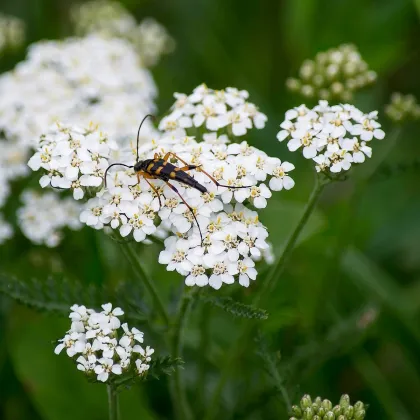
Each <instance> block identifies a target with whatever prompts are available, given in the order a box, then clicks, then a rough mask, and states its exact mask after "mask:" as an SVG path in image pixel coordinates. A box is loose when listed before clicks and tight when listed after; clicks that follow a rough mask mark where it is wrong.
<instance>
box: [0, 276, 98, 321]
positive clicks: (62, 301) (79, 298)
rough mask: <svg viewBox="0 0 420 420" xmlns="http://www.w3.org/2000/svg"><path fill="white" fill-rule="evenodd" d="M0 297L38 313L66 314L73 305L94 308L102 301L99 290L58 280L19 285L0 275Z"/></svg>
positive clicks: (20, 282) (33, 280) (18, 281)
mask: <svg viewBox="0 0 420 420" xmlns="http://www.w3.org/2000/svg"><path fill="white" fill-rule="evenodd" d="M0 293H3V294H5V295H7V296H9V297H10V298H12V299H14V300H16V301H17V302H19V303H20V304H22V305H24V306H27V307H30V308H33V309H35V310H37V311H41V312H59V313H66V312H69V307H70V306H71V305H73V304H75V303H81V302H83V304H84V305H86V306H89V305H90V304H92V303H94V305H93V306H95V305H97V302H100V301H102V302H104V301H105V300H102V299H101V298H100V295H103V291H102V290H101V289H100V288H99V287H98V286H93V285H89V286H84V285H82V284H81V283H78V282H70V281H68V280H66V279H63V278H61V277H58V276H57V277H49V278H48V279H46V280H39V279H31V280H29V281H22V280H19V279H17V278H15V277H9V276H7V275H5V274H0Z"/></svg>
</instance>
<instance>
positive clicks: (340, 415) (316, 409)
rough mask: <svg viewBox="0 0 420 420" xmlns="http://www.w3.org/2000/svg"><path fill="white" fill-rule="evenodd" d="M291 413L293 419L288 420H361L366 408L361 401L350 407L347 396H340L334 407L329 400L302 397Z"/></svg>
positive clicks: (307, 396)
mask: <svg viewBox="0 0 420 420" xmlns="http://www.w3.org/2000/svg"><path fill="white" fill-rule="evenodd" d="M291 411H292V415H293V417H291V418H290V420H298V419H305V420H322V419H325V420H327V419H328V420H353V419H354V420H363V419H364V418H365V415H366V406H365V405H364V404H363V403H362V402H361V401H357V402H356V403H355V404H354V405H351V404H350V398H349V396H348V395H342V396H341V398H340V402H339V404H337V405H336V406H333V404H332V403H331V401H329V400H322V399H321V397H317V398H316V399H315V400H314V401H312V399H311V397H310V396H309V395H304V396H303V397H302V399H301V400H300V405H294V406H293V407H292V410H291Z"/></svg>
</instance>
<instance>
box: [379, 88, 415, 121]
mask: <svg viewBox="0 0 420 420" xmlns="http://www.w3.org/2000/svg"><path fill="white" fill-rule="evenodd" d="M385 114H386V115H387V116H388V118H390V119H391V120H392V121H393V122H396V123H400V122H404V121H409V120H418V119H420V105H419V104H418V103H417V100H416V98H415V97H414V96H413V95H403V94H401V93H398V92H395V93H393V94H392V95H391V102H390V103H389V104H388V105H386V107H385Z"/></svg>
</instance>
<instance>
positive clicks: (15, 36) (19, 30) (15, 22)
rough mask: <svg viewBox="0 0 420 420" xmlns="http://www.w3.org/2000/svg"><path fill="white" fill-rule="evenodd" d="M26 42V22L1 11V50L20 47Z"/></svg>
mask: <svg viewBox="0 0 420 420" xmlns="http://www.w3.org/2000/svg"><path fill="white" fill-rule="evenodd" d="M24 42H25V23H24V22H23V20H22V19H19V18H17V17H15V16H8V15H5V14H4V13H0V52H2V51H4V50H6V49H14V48H18V47H20V46H21V45H22V44H23V43H24Z"/></svg>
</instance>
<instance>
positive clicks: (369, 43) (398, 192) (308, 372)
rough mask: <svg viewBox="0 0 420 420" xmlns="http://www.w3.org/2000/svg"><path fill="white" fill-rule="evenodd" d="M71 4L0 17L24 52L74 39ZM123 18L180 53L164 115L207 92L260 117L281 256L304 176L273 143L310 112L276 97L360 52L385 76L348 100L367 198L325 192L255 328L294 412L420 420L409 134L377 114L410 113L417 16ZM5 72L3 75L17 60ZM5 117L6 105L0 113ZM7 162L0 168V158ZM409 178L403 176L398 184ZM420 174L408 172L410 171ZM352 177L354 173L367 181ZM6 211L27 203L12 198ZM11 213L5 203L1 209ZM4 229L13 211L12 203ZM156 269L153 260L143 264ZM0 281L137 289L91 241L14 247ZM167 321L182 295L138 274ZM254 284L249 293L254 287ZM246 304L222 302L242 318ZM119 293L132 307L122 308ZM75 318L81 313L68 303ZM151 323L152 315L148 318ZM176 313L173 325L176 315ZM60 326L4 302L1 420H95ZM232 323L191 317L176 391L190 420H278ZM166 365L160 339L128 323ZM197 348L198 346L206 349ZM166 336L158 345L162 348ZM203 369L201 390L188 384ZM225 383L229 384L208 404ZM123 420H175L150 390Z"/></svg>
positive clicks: (224, 9)
mask: <svg viewBox="0 0 420 420" xmlns="http://www.w3.org/2000/svg"><path fill="white" fill-rule="evenodd" d="M73 3H74V2H72V1H68V0H62V1H59V0H13V1H12V0H3V2H2V6H1V11H3V12H4V13H8V14H12V15H15V16H18V17H21V18H22V19H24V21H25V22H26V24H27V33H28V44H29V43H32V42H35V41H37V40H40V39H45V38H46V39H48V38H50V39H54V38H62V37H66V36H68V35H69V34H71V28H70V23H69V18H68V14H69V8H70V7H71V5H72V4H73ZM122 3H123V4H124V5H125V6H126V7H127V8H128V9H129V10H130V11H131V12H132V13H133V14H134V15H135V16H136V17H137V18H138V20H141V19H142V18H143V17H147V16H152V17H154V18H155V19H156V20H158V21H159V22H161V23H162V24H163V25H164V26H165V27H166V28H167V30H168V32H169V33H170V34H171V35H172V36H173V38H174V39H175V41H176V43H177V47H176V50H175V52H174V53H173V54H171V55H168V56H165V57H164V59H163V60H162V61H161V63H160V64H159V65H158V66H157V67H156V68H154V69H153V75H154V77H155V80H156V83H157V85H158V87H159V92H160V94H159V98H158V106H159V111H160V112H162V113H163V112H165V110H166V109H167V108H168V107H169V106H170V105H171V103H172V101H173V99H172V94H173V92H185V93H189V92H190V91H191V90H192V89H193V88H194V87H195V86H197V85H198V84H200V83H202V82H205V83H206V84H207V85H208V86H210V87H212V88H217V89H219V88H224V87H226V86H235V87H238V88H242V89H247V90H248V91H249V92H250V98H251V101H252V102H253V103H255V104H257V105H258V106H259V107H260V109H261V110H262V112H264V113H266V114H267V115H268V117H269V119H268V123H267V125H266V128H265V129H264V130H262V131H261V130H258V131H254V132H252V133H250V136H249V141H250V142H251V143H253V144H254V145H258V146H259V147H260V148H262V149H263V150H265V151H266V152H267V153H269V154H271V155H273V156H278V157H280V158H281V159H282V160H283V159H285V160H289V161H292V162H293V163H294V164H295V165H296V170H295V171H294V173H293V175H294V179H295V181H296V186H295V188H294V189H293V190H292V191H290V192H288V193H286V192H283V193H281V194H275V196H274V198H273V199H272V201H271V202H270V205H269V206H268V208H267V209H266V210H265V211H264V212H263V214H262V215H261V220H262V221H263V223H265V224H266V225H267V226H268V227H269V232H270V238H271V240H272V241H273V243H274V246H275V248H274V250H275V253H276V255H277V254H278V253H279V252H280V250H281V248H282V245H283V241H284V240H285V239H286V237H287V234H288V233H289V232H290V231H291V229H292V228H293V225H294V224H295V223H296V221H297V218H298V216H299V214H300V212H301V210H302V208H303V206H304V203H305V201H306V200H307V198H308V195H309V192H310V190H311V188H312V183H313V174H312V165H311V162H309V161H306V160H304V159H303V158H302V157H301V156H300V155H299V154H293V155H291V154H290V153H289V152H288V150H287V147H286V145H285V144H284V143H282V144H280V143H278V142H277V140H276V137H275V136H276V133H277V131H278V125H279V124H280V123H281V122H282V120H283V116H284V112H285V111H286V110H287V109H289V108H290V107H293V106H297V105H299V104H300V103H302V102H303V101H302V100H301V99H300V98H298V97H296V96H293V95H292V94H290V93H288V92H287V91H286V89H285V80H286V78H287V77H289V76H293V75H296V73H297V70H298V68H299V66H300V64H301V62H302V61H303V60H304V59H305V58H311V57H313V56H314V55H315V54H316V53H317V52H319V51H322V50H325V49H328V48H330V47H335V46H338V45H339V44H340V43H348V42H350V43H354V44H356V45H357V46H358V48H359V50H360V52H361V54H362V56H363V58H364V59H365V60H366V61H367V63H368V64H369V66H370V67H371V68H372V69H373V70H375V71H376V72H377V73H378V82H377V83H376V84H375V85H374V86H373V87H370V88H368V89H367V90H365V91H364V92H363V93H360V94H358V95H357V96H356V98H355V101H354V103H355V105H356V106H358V107H359V108H361V109H362V110H363V111H365V112H369V111H371V110H374V109H377V110H379V113H380V122H381V123H382V124H383V128H384V130H385V132H386V133H387V134H388V135H389V137H391V136H393V135H396V134H399V136H398V139H397V142H396V144H395V146H394V147H393V149H392V150H387V149H388V148H387V144H386V142H387V139H386V138H385V140H384V141H383V142H382V143H380V142H377V143H376V144H375V146H376V148H375V150H374V155H375V157H374V159H373V160H372V162H370V163H367V164H366V167H367V168H366V169H367V170H369V165H371V169H372V168H373V167H375V166H378V169H377V171H376V173H375V175H374V176H372V177H371V178H370V179H369V181H368V182H365V181H363V177H362V175H361V174H362V172H360V173H357V172H358V171H357V170H356V171H355V172H356V173H355V174H354V177H352V179H350V180H349V181H347V182H344V183H338V184H335V185H332V186H331V187H329V188H328V189H327V191H326V192H325V193H324V195H323V196H322V199H321V202H320V203H319V206H318V210H317V212H316V213H315V214H314V215H313V217H312V218H311V221H310V223H309V226H308V229H307V230H306V232H305V234H304V237H303V238H302V239H305V240H304V241H301V243H300V245H299V247H298V249H296V251H295V252H294V254H293V257H292V259H291V261H290V263H289V265H288V268H287V270H286V272H285V273H284V275H283V277H282V278H281V280H280V281H279V282H278V284H277V288H276V290H275V292H274V293H272V294H271V296H270V298H269V300H268V301H265V302H264V307H265V308H266V309H268V310H269V312H270V317H269V319H268V320H267V321H261V323H260V327H261V331H262V334H263V335H264V337H265V339H266V341H267V346H268V348H269V351H270V352H271V353H272V354H273V355H275V357H277V358H278V359H279V360H278V362H279V363H278V372H279V374H280V375H281V377H282V378H284V381H285V386H286V388H287V390H288V392H289V393H290V396H291V398H292V400H293V402H297V401H298V400H299V399H300V397H301V396H302V395H303V394H305V393H310V394H311V395H312V396H314V397H315V396H316V395H321V396H323V397H324V398H329V399H330V400H333V402H334V401H338V398H339V396H340V395H341V394H342V393H348V394H350V396H351V398H352V400H356V399H361V400H362V401H364V402H365V403H368V404H369V406H370V407H369V410H368V415H367V419H372V420H373V419H375V420H376V419H398V420H410V419H413V420H414V419H419V418H420V398H419V395H420V358H419V353H420V322H419V321H420V313H419V312H420V172H419V170H418V166H417V167H416V166H415V165H414V164H415V162H416V159H417V161H418V159H419V158H420V142H419V137H420V126H419V124H408V125H404V126H403V127H401V128H396V127H395V126H393V125H392V124H391V123H390V122H389V121H387V120H386V118H385V116H384V114H383V109H384V105H385V104H386V103H387V102H388V101H389V97H390V94H391V93H392V92H394V91H401V92H403V93H413V94H414V95H416V97H417V98H420V83H419V74H420V73H419V72H420V54H419V52H420V45H419V42H420V25H419V23H420V20H419V17H420V16H419V14H418V13H417V12H419V13H420V2H418V0H417V8H416V4H415V3H416V2H415V1H414V2H413V1H412V0H336V1H326V0H288V1H286V0H284V1H270V0H261V1H258V2H256V1H248V2H245V1H240V0H231V1H226V0H203V1H196V0H161V1H136V0H126V1H122ZM24 56H25V52H24V51H23V50H22V51H20V52H17V53H15V54H13V55H8V56H6V57H4V58H3V59H2V60H1V62H0V68H1V70H2V71H4V70H7V69H10V68H13V66H14V64H15V63H16V62H17V61H19V60H21V59H23V57H24ZM0 100H1V98H0ZM0 153H1V151H0ZM401 163H404V164H406V166H407V168H406V169H405V170H404V171H398V170H394V168H396V167H398V165H399V164H401ZM416 168H417V169H416ZM361 171H362V169H361ZM14 188H15V189H14V191H16V194H18V192H19V191H20V190H21V188H22V185H19V184H16V185H15V186H14ZM9 201H10V200H9ZM11 201H12V203H10V204H9V205H8V208H7V215H9V217H11V215H12V214H13V212H14V210H15V209H16V208H17V207H18V204H19V203H18V195H16V200H11ZM139 252H142V255H143V256H144V257H145V258H146V257H147V258H149V261H153V260H156V255H157V252H158V248H157V247H155V246H151V247H139ZM0 264H1V271H2V272H6V273H9V274H15V275H16V276H18V277H19V278H21V279H24V280H25V279H30V278H31V277H37V278H40V279H43V278H45V279H46V278H47V277H48V275H49V274H51V273H56V274H60V273H65V276H66V277H67V278H69V279H70V281H76V280H77V281H79V282H81V283H82V284H84V285H86V287H87V286H88V285H89V284H92V283H93V284H101V285H103V286H104V287H111V286H112V285H116V284H118V283H119V282H121V281H133V282H135V277H133V273H132V272H131V270H130V267H129V266H128V265H127V264H125V260H124V256H123V255H122V253H121V252H120V250H119V246H118V245H117V244H115V243H113V242H112V241H111V240H109V239H106V240H104V236H103V235H102V234H101V233H100V232H95V231H94V230H92V229H89V228H84V229H83V230H82V231H81V232H67V234H66V239H65V240H64V241H63V242H62V244H61V245H60V246H59V247H58V248H57V249H54V250H49V249H46V248H43V247H37V246H33V245H31V244H30V243H29V241H27V240H26V239H25V238H24V237H23V236H22V235H20V234H18V235H17V236H16V237H15V238H14V239H13V240H12V241H10V242H8V243H7V244H6V245H5V246H3V247H1V248H0ZM148 269H149V272H150V273H151V275H152V276H153V278H154V279H156V285H157V287H158V288H159V289H160V290H161V292H162V293H164V294H165V296H166V297H167V301H168V302H169V303H168V304H169V305H170V304H171V302H172V299H173V296H174V295H176V294H177V293H178V292H179V288H180V285H181V283H182V278H181V277H180V276H177V275H175V274H173V273H171V274H168V273H167V272H166V271H165V270H164V268H162V267H161V266H158V265H157V263H156V264H155V265H154V264H152V263H151V264H150V265H148ZM257 283H258V280H257ZM256 287H258V284H254V285H253V287H252V288H250V289H249V290H244V289H242V288H240V289H239V288H235V287H233V288H228V287H226V288H224V289H222V290H221V292H222V293H230V294H233V296H234V297H235V298H236V299H238V300H242V301H246V300H247V299H248V300H249V299H250V296H252V293H253V289H255V288H256ZM127 293H129V292H127ZM79 303H83V302H79ZM145 304H146V305H147V300H146V303H145ZM172 309H173V310H174V308H172ZM67 324H68V321H67V320H66V319H65V318H59V317H57V316H51V315H41V314H38V313H36V312H35V311H32V310H29V309H26V308H24V307H22V306H20V305H18V304H16V303H14V302H12V301H11V300H9V299H8V298H6V297H1V298H0V340H1V342H0V418H2V419H7V420H21V419H34V420H38V419H43V420H67V419H75V418H76V419H91V420H100V419H104V418H106V416H107V414H106V395H105V389H104V388H103V387H100V386H94V385H90V384H87V383H86V382H85V380H84V378H83V376H82V375H81V374H80V372H78V371H77V370H76V369H74V367H73V366H72V364H71V362H70V361H69V360H68V359H67V358H66V357H57V356H55V355H54V354H53V344H52V341H53V340H55V339H56V338H58V337H61V336H62V334H63V332H64V331H65V329H67V327H68V325H67ZM241 325H242V322H241V321H239V320H232V319H231V318H229V317H228V315H226V314H225V313H223V312H221V311H220V310H218V309H212V308H208V307H204V306H202V305H201V304H197V305H196V306H195V307H194V308H193V313H192V316H191V320H190V323H189V325H188V328H187V335H186V348H185V355H184V359H185V361H186V366H185V370H184V374H185V377H186V381H187V386H188V388H187V390H188V395H189V396H190V398H191V401H193V403H194V404H193V406H194V408H195V409H196V414H197V418H202V415H201V414H200V412H201V411H202V406H203V402H204V404H205V403H207V404H214V403H216V404H217V406H218V407H219V409H218V410H219V418H222V419H242V418H243V419H286V418H288V416H287V412H286V410H285V407H284V404H283V400H282V398H281V396H280V395H279V393H278V392H277V391H276V389H275V388H274V384H273V382H272V380H271V378H270V376H269V375H267V374H266V372H265V371H264V369H263V367H262V366H263V365H262V361H261V359H260V357H259V356H258V354H256V347H258V346H256V344H255V343H254V341H253V340H250V342H249V343H248V344H247V347H246V348H244V349H243V351H242V352H241V354H240V355H239V356H238V357H237V358H235V360H234V363H229V366H226V365H227V361H228V360H229V356H228V355H229V350H230V349H231V347H232V345H233V344H234V342H235V337H236V335H235V334H236V333H237V331H238V330H239V328H240V326H241ZM139 326H140V327H141V328H142V329H144V330H145V331H146V333H147V334H148V336H149V337H150V341H151V342H152V345H153V346H154V347H155V348H156V349H157V350H159V344H158V343H159V340H160V341H161V340H162V337H159V334H156V333H152V332H149V331H148V327H147V324H142V323H139ZM202 331H209V335H208V338H207V341H206V342H204V343H203V341H202V338H201V336H202V335H201V332H202ZM162 334H164V333H163V332H162ZM201 362H203V363H204V365H205V366H206V370H207V373H206V376H205V381H203V376H202V375H203V373H202V372H201V371H200V369H198V368H197V366H198V365H199V364H200V363H201ZM221 372H225V373H226V372H228V373H229V376H228V380H227V382H226V386H225V388H224V390H223V392H222V394H221V398H220V399H217V401H213V402H212V401H211V395H212V392H213V388H214V386H215V385H216V384H217V383H218V381H219V378H220V374H221ZM121 407H122V419H123V420H128V419H132V418H138V419H142V420H145V419H171V418H172V417H171V406H170V400H169V395H168V387H167V381H166V380H165V379H162V380H160V381H151V382H148V383H146V384H144V385H142V386H138V387H134V388H133V389H131V390H130V391H129V392H126V393H124V394H123V397H122V402H121Z"/></svg>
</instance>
